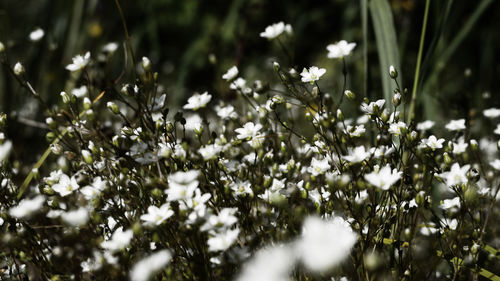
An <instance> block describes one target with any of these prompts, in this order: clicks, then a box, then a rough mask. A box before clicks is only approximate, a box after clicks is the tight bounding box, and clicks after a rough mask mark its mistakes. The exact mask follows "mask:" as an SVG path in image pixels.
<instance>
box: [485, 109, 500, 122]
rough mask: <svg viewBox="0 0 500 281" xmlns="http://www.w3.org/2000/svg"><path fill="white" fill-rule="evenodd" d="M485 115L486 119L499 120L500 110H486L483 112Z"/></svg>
mask: <svg viewBox="0 0 500 281" xmlns="http://www.w3.org/2000/svg"><path fill="white" fill-rule="evenodd" d="M483 114H484V116H485V117H488V118H491V119H493V118H497V117H498V116H500V109H499V108H488V109H485V110H484V111H483Z"/></svg>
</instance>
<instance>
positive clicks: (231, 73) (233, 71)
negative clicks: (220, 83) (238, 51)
mask: <svg viewBox="0 0 500 281" xmlns="http://www.w3.org/2000/svg"><path fill="white" fill-rule="evenodd" d="M238 73H239V71H238V67H236V66H233V67H231V68H230V69H228V70H227V72H226V73H224V75H222V79H224V80H226V81H231V80H233V79H234V78H236V76H238Z"/></svg>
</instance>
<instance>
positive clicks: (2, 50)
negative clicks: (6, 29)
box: [0, 42, 5, 54]
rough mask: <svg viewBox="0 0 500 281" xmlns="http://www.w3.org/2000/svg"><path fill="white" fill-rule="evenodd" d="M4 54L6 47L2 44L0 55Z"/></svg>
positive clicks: (0, 43) (0, 45)
mask: <svg viewBox="0 0 500 281" xmlns="http://www.w3.org/2000/svg"><path fill="white" fill-rule="evenodd" d="M3 52H5V45H4V44H3V43H2V42H0V54H1V53H3Z"/></svg>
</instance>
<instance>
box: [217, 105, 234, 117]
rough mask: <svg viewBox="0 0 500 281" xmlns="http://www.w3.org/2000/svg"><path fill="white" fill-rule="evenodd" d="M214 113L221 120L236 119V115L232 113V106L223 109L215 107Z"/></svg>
mask: <svg viewBox="0 0 500 281" xmlns="http://www.w3.org/2000/svg"><path fill="white" fill-rule="evenodd" d="M215 111H216V112H217V115H218V116H219V117H220V118H222V119H234V118H237V117H238V114H237V113H236V112H235V111H234V107H233V106H232V105H227V106H225V107H219V106H217V107H216V108H215Z"/></svg>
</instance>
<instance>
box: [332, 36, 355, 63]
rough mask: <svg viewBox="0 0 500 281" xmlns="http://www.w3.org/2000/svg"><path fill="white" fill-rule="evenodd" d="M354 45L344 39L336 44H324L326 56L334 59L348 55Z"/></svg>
mask: <svg viewBox="0 0 500 281" xmlns="http://www.w3.org/2000/svg"><path fill="white" fill-rule="evenodd" d="M354 47H356V43H348V42H347V41H345V40H341V41H339V42H338V43H336V44H330V45H328V46H326V49H327V50H328V58H329V59H336V58H342V57H345V56H348V55H349V54H350V53H351V51H352V50H353V49H354Z"/></svg>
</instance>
